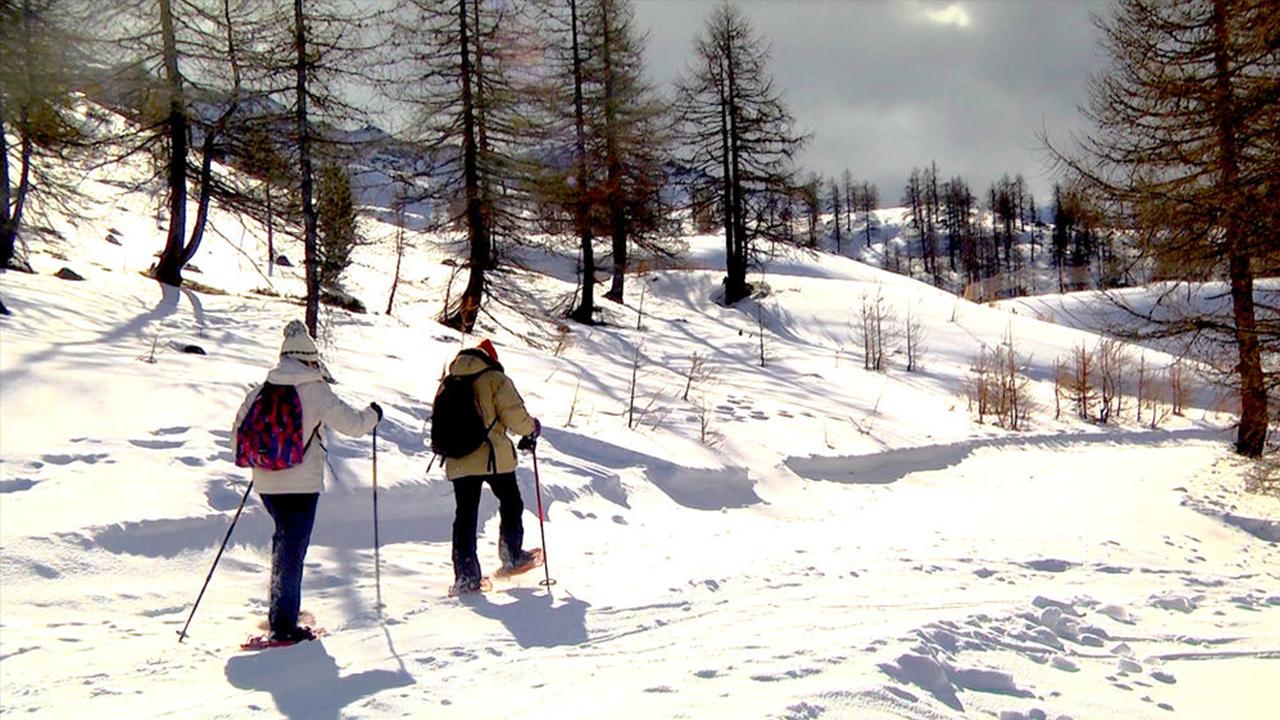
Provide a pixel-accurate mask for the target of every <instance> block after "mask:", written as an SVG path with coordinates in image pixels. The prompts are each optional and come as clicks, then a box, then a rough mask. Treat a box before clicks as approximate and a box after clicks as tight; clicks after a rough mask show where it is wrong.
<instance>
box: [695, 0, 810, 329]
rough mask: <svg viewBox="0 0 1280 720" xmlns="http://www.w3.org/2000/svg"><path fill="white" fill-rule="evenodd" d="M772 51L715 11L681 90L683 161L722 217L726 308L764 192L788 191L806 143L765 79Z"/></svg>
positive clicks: (740, 282) (728, 13) (739, 282)
mask: <svg viewBox="0 0 1280 720" xmlns="http://www.w3.org/2000/svg"><path fill="white" fill-rule="evenodd" d="M768 62H769V51H768V49H767V47H766V44H765V41H764V39H763V38H762V37H761V36H760V35H758V34H757V33H756V32H755V30H754V29H753V28H752V27H751V25H750V23H749V22H748V21H747V18H746V16H745V15H743V13H742V11H741V10H739V9H738V8H737V7H736V6H734V5H730V4H728V3H727V2H726V3H723V4H721V5H718V6H716V8H715V9H714V10H712V12H711V15H710V17H709V18H708V19H707V24H706V26H705V27H704V29H703V33H702V35H701V36H700V37H699V38H698V40H697V43H696V46H695V56H694V60H693V67H692V70H691V74H690V75H689V76H688V77H686V78H684V79H683V80H682V82H681V85H680V98H681V99H680V107H682V108H683V110H684V113H683V117H682V118H681V120H682V123H681V125H682V128H683V132H682V135H683V138H684V144H685V160H686V162H687V163H688V165H689V166H690V167H692V168H693V169H694V170H695V171H696V175H697V177H700V178H709V179H710V180H711V182H712V183H714V192H715V194H716V196H717V197H718V203H719V205H720V207H721V209H722V211H723V215H724V233H725V264H726V268H725V269H726V274H725V281H724V303H725V304H726V305H731V304H733V303H736V302H738V301H739V300H741V299H743V298H745V297H747V296H748V295H749V294H750V292H751V288H750V286H749V285H748V284H747V268H748V264H749V262H750V258H751V246H752V242H753V241H754V240H755V239H756V237H758V236H759V235H760V233H761V227H760V226H759V225H756V224H755V223H753V222H752V219H753V218H756V217H760V216H762V215H763V212H762V210H763V207H762V205H763V204H764V203H766V202H767V195H768V193H769V192H770V191H771V190H773V191H776V189H777V188H781V187H785V186H786V185H787V184H788V182H789V180H788V178H789V177H790V174H791V162H792V156H793V155H794V154H795V152H796V151H797V150H798V149H799V148H800V146H801V145H802V144H803V142H804V138H802V137H800V136H797V135H796V134H795V133H794V131H793V130H792V127H791V126H792V119H791V115H790V113H789V112H788V110H787V108H786V106H785V104H784V103H783V101H782V97H781V95H780V93H778V91H777V90H776V89H775V88H774V87H773V82H772V80H771V79H770V78H769V73H768Z"/></svg>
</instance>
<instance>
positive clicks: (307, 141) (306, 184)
mask: <svg viewBox="0 0 1280 720" xmlns="http://www.w3.org/2000/svg"><path fill="white" fill-rule="evenodd" d="M293 44H294V50H295V51H296V52H297V57H298V63H297V65H296V66H295V71H296V74H297V87H296V89H295V92H296V94H297V100H298V107H297V108H296V111H295V120H296V122H297V126H298V163H299V176H300V178H301V181H302V182H301V185H302V188H301V190H302V224H303V248H304V253H305V264H306V272H307V331H308V332H310V333H311V336H312V337H315V335H316V326H317V325H318V324H319V320H320V273H319V268H318V267H317V264H318V260H319V258H318V257H317V252H316V244H317V239H316V236H317V231H316V207H315V203H314V201H313V199H312V197H311V193H312V187H311V183H312V178H311V128H310V126H309V122H308V118H307V29H306V24H305V19H304V15H303V12H302V0H294V2H293Z"/></svg>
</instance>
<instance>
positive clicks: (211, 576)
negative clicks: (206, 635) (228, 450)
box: [178, 479, 253, 642]
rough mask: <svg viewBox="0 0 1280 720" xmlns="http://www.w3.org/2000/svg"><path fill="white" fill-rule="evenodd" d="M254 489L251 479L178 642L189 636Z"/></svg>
mask: <svg viewBox="0 0 1280 720" xmlns="http://www.w3.org/2000/svg"><path fill="white" fill-rule="evenodd" d="M252 490H253V480H252V479H251V480H249V487H247V488H245V489H244V497H242V498H240V507H238V508H236V514H235V517H233V518H231V527H229V528H227V536H226V537H224V538H222V547H220V548H218V554H217V555H215V556H214V558H213V565H212V567H210V568H209V574H208V575H207V576H205V579H204V585H202V586H201V587H200V594H199V595H197V596H196V601H195V604H193V605H192V606H191V614H190V615H188V616H187V624H186V625H183V626H182V629H181V630H179V631H178V642H182V641H183V640H185V639H186V637H187V628H189V627H191V619H192V618H194V617H195V616H196V608H198V607H200V598H203V597H204V591H205V590H206V589H208V587H209V581H210V580H212V579H213V571H214V569H215V568H217V567H218V561H219V560H221V559H222V551H223V550H226V549H227V541H228V540H230V539H231V531H232V530H235V529H236V522H237V521H238V520H239V519H240V513H241V512H242V511H243V510H244V504H245V501H247V500H248V499H249V492H250V491H252Z"/></svg>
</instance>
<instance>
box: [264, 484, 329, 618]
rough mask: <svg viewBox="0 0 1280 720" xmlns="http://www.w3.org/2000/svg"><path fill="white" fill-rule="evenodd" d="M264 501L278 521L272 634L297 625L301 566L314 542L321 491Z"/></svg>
mask: <svg viewBox="0 0 1280 720" xmlns="http://www.w3.org/2000/svg"><path fill="white" fill-rule="evenodd" d="M261 497H262V504H263V506H265V507H266V508H267V512H268V513H269V514H270V515H271V519H272V520H274V521H275V523H276V531H275V533H273V534H272V535H271V607H270V609H269V610H268V611H267V622H268V623H269V624H270V627H271V634H272V635H282V634H287V633H289V632H290V631H291V630H293V629H294V628H296V627H298V609H299V608H300V607H301V606H302V568H303V563H304V562H305V561H306V559H307V546H309V545H310V544H311V528H312V526H313V525H315V521H316V501H317V500H319V499H320V493H282V494H279V495H263V496H261Z"/></svg>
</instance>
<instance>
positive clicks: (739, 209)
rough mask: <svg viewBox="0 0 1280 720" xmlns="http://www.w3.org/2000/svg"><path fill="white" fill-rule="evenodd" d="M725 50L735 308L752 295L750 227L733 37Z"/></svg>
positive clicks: (728, 292)
mask: <svg viewBox="0 0 1280 720" xmlns="http://www.w3.org/2000/svg"><path fill="white" fill-rule="evenodd" d="M727 40H728V42H727V44H726V45H727V47H726V50H725V63H724V64H725V74H726V76H727V91H726V93H725V95H726V98H727V99H728V101H729V108H728V119H729V123H728V125H729V169H730V172H731V175H732V183H731V185H732V189H733V193H732V196H731V197H732V200H733V203H732V206H733V212H732V213H731V216H732V218H733V243H734V248H733V254H734V261H733V266H732V269H731V271H730V274H729V284H728V287H726V288H725V298H724V301H725V304H726V305H732V304H734V303H736V302H738V301H739V300H741V299H743V298H745V297H747V296H748V295H750V294H751V290H750V288H749V287H748V286H747V225H746V218H745V217H744V216H745V210H744V208H743V204H742V165H741V159H740V157H739V152H738V141H739V138H738V132H739V127H738V118H739V115H738V97H737V84H736V82H735V77H734V67H733V65H734V54H733V35H732V34H729V36H728V38H727Z"/></svg>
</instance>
